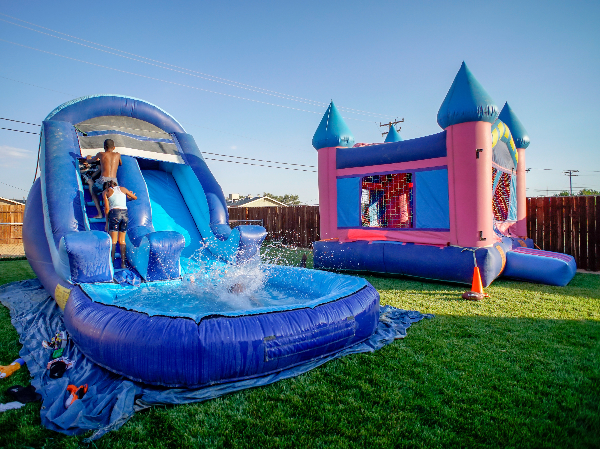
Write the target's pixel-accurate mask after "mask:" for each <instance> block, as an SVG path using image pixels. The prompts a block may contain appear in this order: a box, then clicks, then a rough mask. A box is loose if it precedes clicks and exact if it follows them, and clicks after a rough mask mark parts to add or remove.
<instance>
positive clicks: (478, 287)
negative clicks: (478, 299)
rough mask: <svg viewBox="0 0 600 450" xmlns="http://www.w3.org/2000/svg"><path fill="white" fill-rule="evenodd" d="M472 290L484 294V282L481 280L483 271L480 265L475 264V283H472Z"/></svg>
mask: <svg viewBox="0 0 600 450" xmlns="http://www.w3.org/2000/svg"><path fill="white" fill-rule="evenodd" d="M471 291H473V292H477V293H478V294H483V293H484V292H483V283H482V282H481V273H480V272H479V267H477V266H475V268H474V269H473V283H472V284H471Z"/></svg>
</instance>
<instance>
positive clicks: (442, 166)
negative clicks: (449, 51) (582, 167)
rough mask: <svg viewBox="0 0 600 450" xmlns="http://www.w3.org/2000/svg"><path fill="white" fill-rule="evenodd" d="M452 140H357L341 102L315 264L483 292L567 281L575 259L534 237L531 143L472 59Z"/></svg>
mask: <svg viewBox="0 0 600 450" xmlns="http://www.w3.org/2000/svg"><path fill="white" fill-rule="evenodd" d="M437 122H438V124H439V125H440V127H441V128H442V129H443V131H441V132H440V133H437V134H434V135H431V136H424V137H420V138H416V139H410V140H402V138H401V137H400V135H399V134H398V133H397V131H396V129H395V128H394V127H393V126H390V129H389V133H388V135H387V138H386V140H385V142H384V143H382V144H356V145H355V144H354V142H355V141H354V138H353V136H352V134H351V132H350V130H349V128H348V127H347V125H346V124H345V122H344V120H343V119H342V117H341V115H340V113H339V112H338V110H337V108H336V107H335V105H334V104H333V102H331V104H330V105H329V108H328V109H327V111H326V113H325V115H324V116H323V119H322V120H321V123H320V124H319V127H318V128H317V131H316V132H315V135H314V137H313V140H312V144H313V146H314V147H315V149H317V151H318V154H319V206H320V208H319V209H320V215H321V228H320V232H321V240H320V241H318V242H315V243H314V262H315V267H317V268H322V269H335V270H347V271H358V272H360V271H365V272H379V273H392V274H401V275H408V276H414V277H421V278H428V279H434V280H441V281H450V282H459V283H466V284H471V282H472V280H473V273H474V267H475V266H477V267H478V268H479V270H480V273H481V279H482V283H483V286H488V285H489V284H490V283H491V282H492V281H493V280H494V279H496V278H497V277H499V276H504V277H507V278H512V279H518V280H525V281H532V282H536V283H544V284H550V285H557V286H565V285H566V284H568V283H569V281H571V279H572V278H573V277H574V275H575V271H576V265H575V261H574V258H573V257H572V256H570V255H565V254H561V253H554V252H549V251H544V250H539V249H536V248H534V243H533V241H532V240H531V239H528V238H527V210H526V197H525V174H526V170H525V149H526V148H527V147H528V146H529V143H530V142H529V136H528V135H527V131H526V130H525V128H524V126H523V125H522V124H521V122H520V121H519V119H518V118H517V116H516V115H515V113H514V112H513V110H512V109H511V108H510V106H509V105H508V103H505V105H504V107H503V108H502V111H500V112H498V107H497V106H496V104H495V102H494V101H493V100H492V98H491V97H490V96H489V94H488V93H487V92H486V91H485V89H484V88H483V87H482V86H481V85H480V84H479V82H478V81H477V80H476V79H475V77H474V76H473V74H472V73H471V71H470V70H469V69H468V68H467V66H466V64H465V63H464V62H463V64H462V66H461V68H460V70H459V71H458V74H457V75H456V77H455V79H454V82H453V83H452V86H451V87H450V90H449V91H448V94H447V95H446V98H445V99H444V101H443V103H442V106H441V107H440V109H439V111H438V115H437Z"/></svg>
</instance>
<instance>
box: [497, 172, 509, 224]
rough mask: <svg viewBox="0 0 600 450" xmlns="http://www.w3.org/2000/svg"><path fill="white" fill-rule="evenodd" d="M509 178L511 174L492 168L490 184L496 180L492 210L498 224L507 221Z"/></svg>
mask: <svg viewBox="0 0 600 450" xmlns="http://www.w3.org/2000/svg"><path fill="white" fill-rule="evenodd" d="M511 178H512V176H511V174H509V173H505V172H500V171H499V170H498V169H496V168H495V167H492V180H493V181H492V183H494V182H495V181H496V180H497V184H496V186H495V189H494V197H493V199H492V204H493V208H494V219H495V220H496V221H498V222H504V221H506V220H507V219H508V213H509V210H510V201H511V195H510V194H511V190H510V185H511Z"/></svg>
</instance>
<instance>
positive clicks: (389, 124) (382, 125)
mask: <svg viewBox="0 0 600 450" xmlns="http://www.w3.org/2000/svg"><path fill="white" fill-rule="evenodd" d="M402 122H404V117H403V118H402V120H398V119H396V120H394V121H393V122H391V121H390V122H388V123H381V122H379V126H380V127H388V128H389V127H391V126H392V125H396V124H397V123H402ZM401 129H402V127H398V128H397V129H396V131H397V132H398V133H400V130H401ZM386 134H388V132H387V131H386V132H385V133H381V135H382V136H385V135H386Z"/></svg>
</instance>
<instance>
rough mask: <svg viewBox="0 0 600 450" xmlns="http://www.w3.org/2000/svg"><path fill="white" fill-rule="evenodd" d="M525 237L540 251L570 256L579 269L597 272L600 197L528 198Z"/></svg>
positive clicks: (599, 265) (599, 263) (599, 235)
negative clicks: (530, 239)
mask: <svg viewBox="0 0 600 450" xmlns="http://www.w3.org/2000/svg"><path fill="white" fill-rule="evenodd" d="M527 235H528V236H529V237H530V238H532V239H533V242H535V243H536V244H537V245H538V246H539V247H540V248H541V249H543V250H550V251H553V252H559V253H566V254H568V255H572V256H573V257H574V258H575V262H576V263H577V267H578V268H580V269H585V270H592V271H598V270H600V261H598V254H599V253H600V251H599V250H600V248H599V247H600V197H594V196H583V197H533V198H528V199H527Z"/></svg>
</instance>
